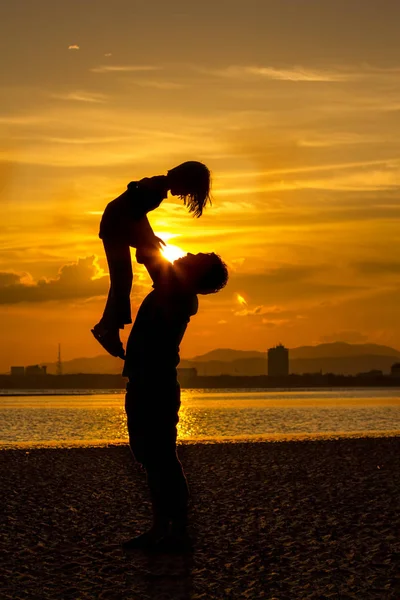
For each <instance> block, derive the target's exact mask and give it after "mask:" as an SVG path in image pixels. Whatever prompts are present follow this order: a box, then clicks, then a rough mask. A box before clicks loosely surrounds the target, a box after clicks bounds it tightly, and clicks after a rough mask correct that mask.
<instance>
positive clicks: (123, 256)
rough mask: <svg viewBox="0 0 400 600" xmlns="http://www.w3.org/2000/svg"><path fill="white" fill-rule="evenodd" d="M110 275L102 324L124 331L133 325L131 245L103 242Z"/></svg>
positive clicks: (118, 242)
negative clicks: (130, 324) (126, 327)
mask: <svg viewBox="0 0 400 600" xmlns="http://www.w3.org/2000/svg"><path fill="white" fill-rule="evenodd" d="M103 244H104V250H105V253H106V257H107V263H108V270H109V273H110V290H109V292H108V298H107V303H106V307H105V309H104V313H103V317H102V319H101V321H100V322H101V324H102V325H104V326H105V327H108V328H110V329H123V328H124V325H128V324H129V323H132V318H131V300H130V294H131V289H132V281H133V272H132V259H131V253H130V249H129V244H128V243H126V242H123V241H122V242H120V241H115V240H108V239H104V240H103Z"/></svg>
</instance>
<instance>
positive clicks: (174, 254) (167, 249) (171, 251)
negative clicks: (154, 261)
mask: <svg viewBox="0 0 400 600" xmlns="http://www.w3.org/2000/svg"><path fill="white" fill-rule="evenodd" d="M161 252H162V254H163V256H164V257H165V258H166V259H167V260H169V262H171V263H173V262H174V261H175V260H177V259H178V258H182V256H186V252H185V251H184V250H182V248H179V246H173V245H170V244H167V245H166V246H164V247H163V248H162V249H161Z"/></svg>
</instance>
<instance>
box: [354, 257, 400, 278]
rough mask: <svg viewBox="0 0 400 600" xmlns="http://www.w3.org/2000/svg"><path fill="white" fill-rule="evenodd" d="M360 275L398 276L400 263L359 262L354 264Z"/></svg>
mask: <svg viewBox="0 0 400 600" xmlns="http://www.w3.org/2000/svg"><path fill="white" fill-rule="evenodd" d="M354 267H355V268H356V270H357V271H358V272H359V273H361V274H362V275H400V261H395V260H393V261H389V260H388V261H360V262H356V263H354Z"/></svg>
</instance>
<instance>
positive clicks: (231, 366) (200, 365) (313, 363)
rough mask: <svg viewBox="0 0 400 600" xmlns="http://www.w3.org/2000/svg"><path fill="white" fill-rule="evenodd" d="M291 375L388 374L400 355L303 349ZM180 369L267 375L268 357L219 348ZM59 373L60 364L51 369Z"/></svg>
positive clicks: (75, 363) (368, 349)
mask: <svg viewBox="0 0 400 600" xmlns="http://www.w3.org/2000/svg"><path fill="white" fill-rule="evenodd" d="M289 358H290V372H291V373H316V372H319V371H322V372H323V373H338V374H339V373H342V374H347V375H356V374H357V373H362V372H367V371H370V370H372V369H379V370H381V371H383V372H385V373H388V372H389V371H390V367H391V365H392V364H393V363H394V362H396V361H399V359H400V352H399V351H398V350H396V349H394V348H390V347H389V346H381V345H379V344H347V343H345V342H336V343H332V344H319V345H317V346H300V347H298V348H291V349H290V350H289ZM179 366H180V368H191V367H194V368H196V369H197V372H198V374H199V375H265V374H266V373H267V354H266V352H258V351H256V350H232V349H230V348H219V349H216V350H212V351H211V352H207V353H206V354H202V355H200V356H195V357H193V358H191V359H182V360H181V363H180V365H179ZM47 367H48V372H49V373H55V372H56V368H57V365H56V363H50V364H48V365H47ZM122 367H123V363H122V361H121V360H120V359H119V358H113V357H112V356H109V355H107V354H101V355H99V356H94V357H92V358H75V359H73V360H70V361H66V362H64V363H63V372H64V373H66V374H67V373H110V374H114V373H121V371H122Z"/></svg>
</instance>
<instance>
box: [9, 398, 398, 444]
mask: <svg viewBox="0 0 400 600" xmlns="http://www.w3.org/2000/svg"><path fill="white" fill-rule="evenodd" d="M13 394H16V395H12V396H7V395H2V396H0V447H3V448H5V447H16V446H72V445H77V444H78V445H93V444H107V443H127V441H128V432H127V428H126V417H125V410H124V394H123V393H121V392H120V391H118V392H113V391H104V392H102V393H99V392H98V391H96V392H94V393H85V394H82V393H81V392H80V391H77V390H69V391H66V392H65V393H63V394H61V395H60V394H59V393H57V395H56V394H55V393H51V392H49V393H48V394H47V395H43V392H41V393H40V394H39V393H37V392H36V393H33V394H34V395H27V392H13ZM396 434H397V435H398V434H400V389H393V388H391V389H387V388H386V389H376V388H363V389H312V390H243V389H240V390H232V389H226V390H182V405H181V409H180V422H179V426H178V440H180V441H206V442H210V441H238V440H290V439H298V438H319V437H328V438H329V437H340V436H368V435H369V436H376V435H396Z"/></svg>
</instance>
